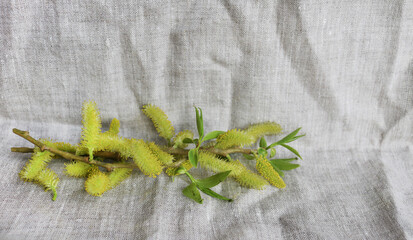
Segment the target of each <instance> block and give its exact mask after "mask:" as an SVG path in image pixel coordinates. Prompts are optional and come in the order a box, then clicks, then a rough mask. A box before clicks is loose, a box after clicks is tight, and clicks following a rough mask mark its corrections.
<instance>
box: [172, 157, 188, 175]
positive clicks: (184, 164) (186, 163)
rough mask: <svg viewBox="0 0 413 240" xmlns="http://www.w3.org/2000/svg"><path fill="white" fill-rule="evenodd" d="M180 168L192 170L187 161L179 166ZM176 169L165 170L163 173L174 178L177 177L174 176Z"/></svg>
mask: <svg viewBox="0 0 413 240" xmlns="http://www.w3.org/2000/svg"><path fill="white" fill-rule="evenodd" d="M181 166H182V167H184V168H185V169H186V170H187V171H188V170H189V169H191V168H192V164H191V162H190V161H189V160H186V161H185V162H183V163H182V164H181ZM177 169H178V168H175V167H170V168H167V169H166V170H165V173H166V174H167V175H168V176H176V175H177V174H176V170H177Z"/></svg>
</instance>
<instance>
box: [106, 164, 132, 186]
mask: <svg viewBox="0 0 413 240" xmlns="http://www.w3.org/2000/svg"><path fill="white" fill-rule="evenodd" d="M131 173H132V169H129V168H116V169H114V170H113V171H112V172H110V173H109V181H110V188H114V187H116V186H117V185H119V183H121V182H122V181H123V180H125V179H126V178H128V177H129V176H130V175H131Z"/></svg>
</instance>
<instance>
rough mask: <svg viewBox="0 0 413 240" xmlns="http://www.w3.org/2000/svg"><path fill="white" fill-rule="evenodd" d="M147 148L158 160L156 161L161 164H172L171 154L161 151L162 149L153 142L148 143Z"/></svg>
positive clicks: (172, 157)
mask: <svg viewBox="0 0 413 240" xmlns="http://www.w3.org/2000/svg"><path fill="white" fill-rule="evenodd" d="M148 147H149V149H150V150H151V151H152V153H153V154H155V156H156V157H157V158H158V160H159V161H160V162H161V163H163V164H165V165H168V164H171V163H172V162H173V160H174V156H172V155H171V154H169V153H167V152H164V151H162V149H161V148H160V147H159V146H158V145H156V144H155V143H153V142H150V143H148Z"/></svg>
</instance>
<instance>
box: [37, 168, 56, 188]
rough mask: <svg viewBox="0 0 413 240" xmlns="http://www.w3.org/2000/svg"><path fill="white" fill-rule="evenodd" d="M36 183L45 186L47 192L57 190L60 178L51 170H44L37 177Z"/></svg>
mask: <svg viewBox="0 0 413 240" xmlns="http://www.w3.org/2000/svg"><path fill="white" fill-rule="evenodd" d="M36 181H37V182H38V183H40V184H41V185H43V186H44V187H45V189H46V191H47V190H56V188H57V184H58V183H59V177H58V176H57V174H56V173H55V172H53V171H52V170H51V169H48V168H46V169H44V170H42V171H41V172H40V173H39V175H37V177H36Z"/></svg>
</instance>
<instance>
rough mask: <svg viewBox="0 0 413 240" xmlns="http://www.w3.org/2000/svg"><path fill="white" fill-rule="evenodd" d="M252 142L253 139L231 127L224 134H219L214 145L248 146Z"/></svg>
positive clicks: (226, 147) (218, 146)
mask: <svg viewBox="0 0 413 240" xmlns="http://www.w3.org/2000/svg"><path fill="white" fill-rule="evenodd" d="M253 143H254V139H253V138H252V137H251V136H250V135H248V134H246V133H245V132H244V131H242V130H239V129H231V130H229V131H227V132H226V133H224V134H221V135H219V137H218V138H217V143H216V145H215V147H216V148H218V149H228V148H230V147H234V146H240V147H243V146H248V145H251V144H253Z"/></svg>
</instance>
